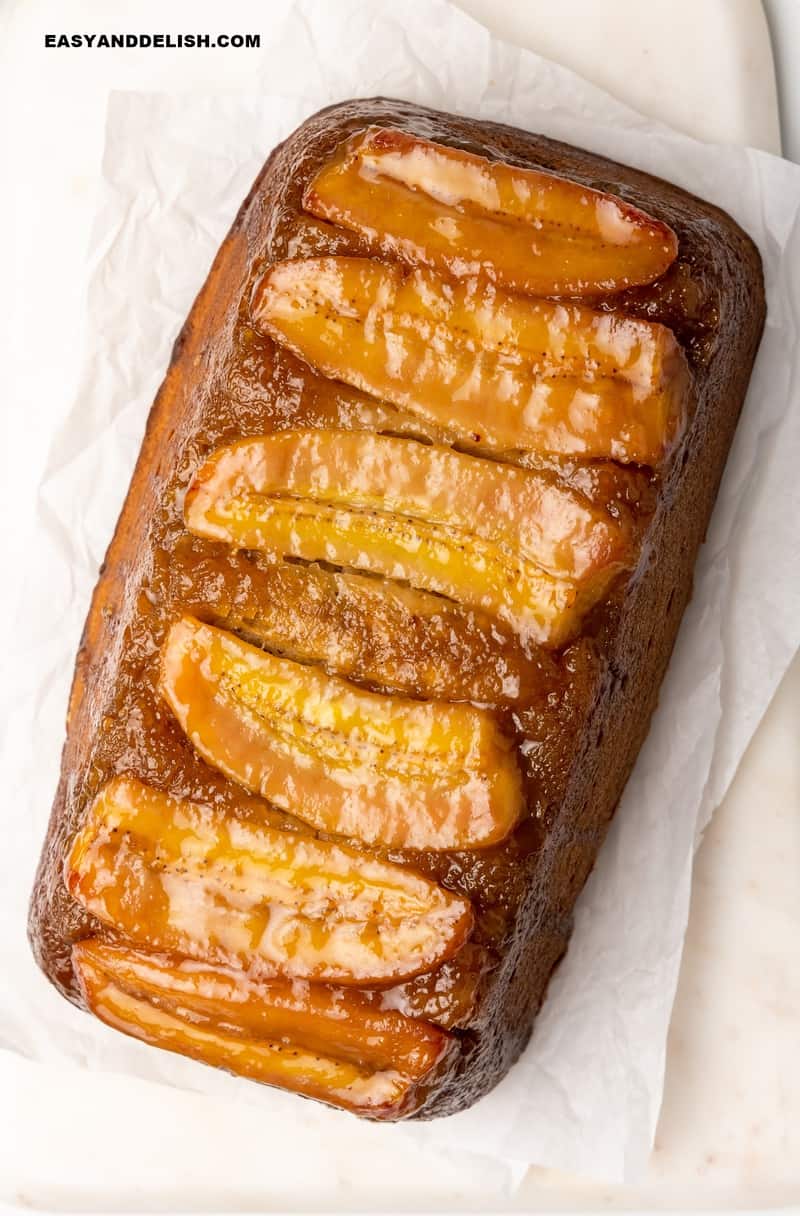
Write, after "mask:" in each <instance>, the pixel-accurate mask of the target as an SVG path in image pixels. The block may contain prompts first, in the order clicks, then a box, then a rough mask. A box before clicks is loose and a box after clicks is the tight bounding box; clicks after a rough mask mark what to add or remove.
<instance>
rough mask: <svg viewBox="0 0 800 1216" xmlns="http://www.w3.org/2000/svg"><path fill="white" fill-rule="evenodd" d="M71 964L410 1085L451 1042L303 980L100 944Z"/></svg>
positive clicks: (180, 1010) (180, 1011)
mask: <svg viewBox="0 0 800 1216" xmlns="http://www.w3.org/2000/svg"><path fill="white" fill-rule="evenodd" d="M72 959H73V963H74V965H75V967H76V970H77V972H78V974H79V975H80V976H82V977H85V976H86V975H87V973H91V974H92V975H93V977H94V979H95V981H98V980H100V979H104V980H105V981H106V982H108V983H110V984H113V985H114V986H115V987H117V988H121V989H123V990H124V991H126V992H128V993H129V994H131V995H132V996H135V997H139V998H141V999H142V1000H146V1001H149V1002H150V1003H153V1004H155V1005H156V1006H158V1008H160V1009H163V1010H164V1011H165V1012H166V1013H169V1014H172V1015H173V1016H174V1017H178V1018H185V1019H186V1020H188V1021H191V1022H194V1023H195V1024H199V1025H201V1026H203V1027H204V1028H207V1029H209V1030H212V1031H213V1030H223V1031H225V1032H226V1033H228V1032H230V1033H233V1034H235V1035H237V1036H241V1037H242V1038H247V1039H251V1040H254V1041H262V1042H263V1041H264V1040H273V1041H275V1040H277V1041H279V1042H280V1043H281V1044H283V1045H284V1046H289V1047H298V1048H300V1049H302V1050H306V1051H310V1052H313V1053H315V1054H318V1055H320V1056H323V1057H326V1056H327V1057H330V1059H331V1062H334V1061H338V1062H340V1063H341V1062H348V1063H350V1064H355V1065H356V1066H357V1067H359V1068H364V1069H367V1070H379V1069H390V1070H394V1071H397V1072H398V1073H402V1074H403V1075H404V1076H405V1077H407V1078H408V1080H409V1081H419V1080H420V1079H421V1078H422V1077H424V1076H425V1075H426V1074H427V1073H429V1072H430V1070H431V1069H432V1068H433V1067H434V1066H435V1065H436V1064H437V1063H438V1062H439V1060H440V1059H441V1058H442V1056H443V1055H444V1053H445V1051H446V1050H447V1048H448V1046H450V1044H451V1043H452V1039H451V1036H450V1035H448V1034H447V1033H446V1032H445V1031H443V1030H440V1029H439V1028H438V1027H437V1026H431V1025H430V1024H429V1023H427V1022H422V1021H418V1020H416V1019H414V1018H409V1017H406V1016H405V1015H404V1014H402V1013H398V1012H396V1011H395V1010H391V1009H389V1010H381V1009H378V1008H376V1007H375V1006H374V1005H373V1004H370V1002H369V1001H368V1000H366V999H365V998H364V997H363V996H361V994H360V993H359V992H356V991H353V990H352V989H347V988H332V987H329V986H327V985H324V984H309V983H306V982H305V981H302V980H290V981H288V980H266V981H264V980H262V981H258V980H254V979H252V978H251V977H250V976H249V975H245V974H243V973H241V972H235V971H226V970H224V969H222V968H219V967H203V966H200V965H198V964H197V963H194V962H189V961H187V960H182V959H180V958H172V957H169V956H163V955H155V954H143V953H141V952H139V951H136V950H129V949H125V948H122V947H118V946H109V945H105V944H104V943H102V942H100V941H97V940H95V939H89V940H88V941H83V942H80V943H79V944H78V945H76V946H74V947H73V951H72ZM278 1062H280V1060H279V1061H278ZM290 1087H291V1086H290Z"/></svg>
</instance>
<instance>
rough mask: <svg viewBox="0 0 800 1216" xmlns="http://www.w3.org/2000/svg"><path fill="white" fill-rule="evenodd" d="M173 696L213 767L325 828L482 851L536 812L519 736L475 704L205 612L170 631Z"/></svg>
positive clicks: (165, 673) (377, 839)
mask: <svg viewBox="0 0 800 1216" xmlns="http://www.w3.org/2000/svg"><path fill="white" fill-rule="evenodd" d="M161 691H162V694H163V696H164V697H165V699H166V701H167V702H168V704H169V705H170V707H171V709H172V711H173V713H174V714H175V716H176V717H177V719H178V721H179V722H180V724H181V726H182V727H183V729H184V731H185V732H186V734H187V735H188V737H189V739H190V740H191V742H192V744H193V745H194V747H195V748H196V749H197V751H199V753H200V755H201V756H203V757H204V758H205V759H206V760H208V762H209V763H210V764H213V765H214V766H215V767H216V768H219V769H221V771H222V772H224V773H225V774H226V775H227V776H229V777H232V778H233V779H234V780H235V781H238V782H239V783H240V784H241V785H244V786H245V787H246V788H247V789H249V790H252V791H253V792H254V793H257V794H261V795H262V796H263V797H264V798H266V799H268V800H269V801H270V802H271V803H272V804H274V805H275V806H278V807H280V808H281V810H284V811H288V812H289V813H290V814H292V815H295V816H297V818H299V819H302V820H304V821H305V822H306V823H309V824H311V825H312V826H313V827H315V828H318V829H321V830H322V831H325V832H330V833H336V834H338V835H341V836H347V837H351V838H355V839H358V840H362V841H364V842H365V843H366V844H371V845H379V846H384V847H387V848H415V849H466V848H479V847H482V846H486V845H488V844H492V843H494V842H496V841H498V840H501V839H502V838H503V837H504V836H507V835H508V833H509V832H510V831H511V829H512V828H513V827H514V825H515V823H516V822H517V819H518V817H519V814H520V811H521V809H522V787H521V779H520V775H519V771H518V768H517V764H516V760H515V758H514V754H513V750H512V744H511V741H510V740H509V739H508V738H507V737H506V736H505V735H504V734H502V732H501V731H500V729H499V727H498V725H497V722H496V720H495V718H494V716H493V715H492V714H490V713H489V712H488V711H486V710H482V709H477V708H475V707H473V706H471V705H465V704H448V703H445V702H436V701H431V702H420V701H413V700H410V699H407V698H404V697H386V696H383V695H381V694H379V693H371V692H366V691H364V690H361V689H358V688H356V687H355V685H353V684H350V683H349V682H348V681H346V680H342V679H340V678H339V677H337V676H329V675H326V674H325V673H324V672H322V671H319V670H318V669H316V668H313V667H308V666H305V665H303V664H300V663H295V662H293V661H292V660H291V659H282V658H278V657H277V656H275V655H272V654H268V653H265V652H264V651H262V650H260V649H258V648H256V647H254V646H251V645H249V644H248V643H246V642H243V641H242V640H241V639H239V638H237V637H236V636H235V635H234V634H231V633H228V632H227V631H225V630H222V629H217V628H215V627H214V626H211V625H207V624H204V623H202V622H200V621H196V620H194V619H192V618H191V617H184V618H183V619H182V620H180V621H178V622H177V623H176V624H175V625H173V626H172V629H171V630H170V633H169V636H168V638H167V641H166V643H165V645H164V650H163V655H162V671H161Z"/></svg>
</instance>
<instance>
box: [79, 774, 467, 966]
mask: <svg viewBox="0 0 800 1216" xmlns="http://www.w3.org/2000/svg"><path fill="white" fill-rule="evenodd" d="M65 877H66V882H67V886H68V887H69V890H70V891H71V893H72V895H73V897H74V898H75V899H77V900H78V901H79V903H81V904H83V906H84V907H85V908H86V909H87V910H88V911H90V912H91V913H92V914H93V915H94V916H96V917H98V919H100V920H102V921H106V922H107V923H109V924H111V925H113V926H114V927H115V928H117V929H118V930H120V931H121V932H123V933H124V934H126V936H127V937H129V938H130V940H131V941H132V942H134V943H135V944H137V945H140V946H143V947H149V948H151V949H153V950H170V951H175V952H176V953H178V954H184V955H186V956H187V957H189V958H194V959H197V960H199V961H201V962H209V963H219V964H222V965H228V966H238V967H241V968H243V969H244V970H246V971H247V972H248V974H249V975H251V976H253V977H255V978H259V977H261V976H272V975H285V976H290V977H292V978H297V979H313V980H326V981H335V982H338V983H343V984H364V985H368V984H369V983H371V982H377V983H390V982H392V981H395V980H402V979H408V978H410V977H412V976H414V975H418V974H420V973H422V972H425V971H430V970H431V969H432V968H433V967H435V966H436V965H437V964H438V963H441V962H443V961H444V960H445V959H448V958H451V957H452V956H453V955H454V954H455V953H456V951H457V950H458V948H459V947H460V946H462V945H463V944H464V942H465V941H466V939H467V938H468V936H469V933H470V929H471V928H472V913H471V911H470V908H469V904H468V903H467V901H466V900H464V899H463V898H460V897H459V896H456V895H453V894H451V893H450V892H447V891H445V890H444V889H443V888H441V887H439V886H437V885H436V884H434V883H431V882H430V881H429V880H427V879H425V878H423V877H422V876H421V875H418V874H415V873H414V872H413V871H412V870H410V869H408V868H405V867H400V866H397V865H394V864H393V863H391V862H384V861H379V860H377V859H376V858H374V857H371V856H369V855H366V854H363V853H359V852H357V851H356V850H355V849H352V848H349V847H347V846H345V845H339V844H334V843H332V842H328V841H321V840H316V839H315V838H314V837H311V836H306V835H302V834H299V833H294V832H290V831H283V830H281V829H279V828H274V827H268V826H260V825H257V824H254V823H252V822H250V821H247V820H242V819H239V818H237V817H236V816H234V815H232V814H231V813H229V812H227V811H225V812H221V811H219V810H215V809H214V808H213V807H204V806H200V805H199V804H197V803H192V802H188V801H185V800H178V799H174V798H169V797H166V796H165V795H164V794H161V793H159V792H158V791H156V790H154V789H153V788H152V787H149V786H145V785H143V784H141V783H140V782H138V781H133V780H131V779H126V778H117V779H116V780H115V781H113V782H111V783H110V784H109V785H108V786H106V787H105V789H104V790H103V792H102V793H101V794H100V795H98V797H97V798H96V799H95V801H94V803H93V804H92V807H91V809H90V811H89V815H88V817H87V820H86V823H85V825H84V827H83V829H82V831H81V833H80V834H79V835H78V837H77V838H76V840H75V843H74V845H73V848H72V852H71V854H70V858H69V861H68V863H67V869H66V876H65Z"/></svg>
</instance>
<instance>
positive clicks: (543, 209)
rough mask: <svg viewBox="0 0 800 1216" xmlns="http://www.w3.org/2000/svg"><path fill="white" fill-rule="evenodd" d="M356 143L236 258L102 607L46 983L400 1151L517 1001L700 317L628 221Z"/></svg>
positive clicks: (508, 176)
mask: <svg viewBox="0 0 800 1216" xmlns="http://www.w3.org/2000/svg"><path fill="white" fill-rule="evenodd" d="M348 129H349V132H350V135H349V138H348V139H346V140H345V142H343V143H342V144H340V145H339V146H338V147H336V148H334V149H331V150H330V155H329V157H328V159H327V160H326V161H325V163H324V164H323V165H322V168H321V169H320V170H319V171H318V172H316V173H315V175H314V176H313V178H310V171H309V168H308V165H309V164H310V163H312V161H313V158H312V159H311V160H308V161H306V162H301V161H299V160H298V161H297V163H296V165H295V169H296V179H295V180H294V181H293V182H292V183H291V184H289V185H287V183H286V181H283V185H282V186H281V187H280V188H281V191H282V192H283V193H282V194H281V195H280V207H278V208H276V209H274V211H273V214H272V216H271V218H270V219H269V220H266V219H263V220H262V219H261V218H256V212H255V211H253V210H252V209H251V211H250V212H248V213H247V217H246V219H245V225H244V227H245V229H246V231H244V233H242V232H239V233H238V235H236V234H235V235H234V237H232V238H231V239H232V241H233V243H234V245H236V253H235V257H234V261H235V260H236V259H239V260H240V262H241V265H242V266H244V265H245V263H249V269H248V270H243V269H242V270H241V279H240V280H239V279H237V280H236V281H237V282H239V281H241V287H242V291H241V300H240V301H238V302H237V303H235V305H234V306H233V307H232V308H228V309H225V308H223V306H222V305H221V304H220V303H219V301H218V300H215V301H209V300H208V299H206V300H205V302H204V304H203V307H204V308H207V309H209V310H210V311H209V312H208V313H207V314H206V315H207V316H210V317H214V318H216V320H215V324H217V323H219V324H220V325H222V324H223V320H222V318H224V326H225V329H224V333H223V332H221V331H220V333H219V337H218V340H217V339H216V338H214V339H213V340H208V338H207V336H206V337H204V338H203V345H202V346H198V345H197V344H196V343H195V344H194V347H193V355H192V359H193V361H194V362H193V364H192V367H193V368H194V369H195V371H196V373H197V378H196V379H194V380H192V377H191V376H189V378H188V380H187V383H190V384H191V387H192V391H193V394H194V395H193V398H192V401H191V403H190V404H189V403H187V405H186V422H185V426H186V433H185V435H179V433H178V431H176V432H175V436H176V438H174V439H173V437H172V435H170V433H169V431H168V430H167V432H163V433H165V434H166V435H167V439H166V448H165V451H166V453H167V455H166V457H165V458H164V459H162V461H161V464H160V465H158V467H156V468H155V469H154V471H153V481H154V483H155V484H157V485H158V486H159V494H160V496H161V497H160V501H159V502H158V504H157V506H156V508H155V511H154V514H153V516H152V518H151V520H150V524H149V525H148V526H149V532H148V537H149V540H148V542H147V545H145V551H144V553H143V554H142V555H141V562H140V565H137V566H136V569H135V570H133V571H132V572H131V577H130V580H129V583H130V585H131V586H132V587H133V591H131V592H130V593H129V592H127V591H126V593H125V594H126V596H128V599H127V600H126V601H125V605H124V611H123V610H122V608H121V607H120V605H119V604H117V603H115V602H114V597H113V595H109V596H107V600H106V604H105V607H104V612H106V611H107V612H108V613H109V617H110V616H111V614H113V613H114V612H120V615H121V617H124V620H123V624H122V627H121V629H122V631H124V632H122V633H121V635H120V636H121V643H120V653H119V656H118V657H116V658H114V662H116V663H117V674H116V676H115V678H114V687H113V695H111V696H110V697H109V698H108V700H107V704H105V705H104V706H102V707H101V709H100V712H99V715H98V718H97V723H96V725H97V735H96V738H95V740H94V742H93V746H92V750H91V756H90V759H89V760H88V761H87V765H86V771H85V772H82V773H81V784H80V788H79V792H78V793H77V795H76V799H77V801H76V809H77V811H78V812H79V813H81V814H83V815H84V819H83V823H82V827H81V830H80V831H79V833H78V835H77V837H76V838H75V840H74V842H73V845H72V849H71V852H70V856H69V858H68V861H67V865H66V873H65V878H66V883H67V887H68V890H69V892H70V894H71V896H72V897H73V899H74V900H75V901H76V902H77V904H79V905H80V906H81V908H82V909H83V910H84V911H85V912H86V913H88V914H89V917H90V918H91V917H94V918H96V920H97V921H99V922H100V925H99V926H98V925H97V924H96V923H95V925H94V927H90V928H88V929H87V928H86V925H87V921H86V920H85V919H81V920H79V921H76V923H79V924H80V926H81V928H80V932H82V933H85V932H92V933H96V934H100V935H101V938H102V940H101V938H98V939H96V940H91V941H83V942H79V943H78V945H77V946H75V947H74V950H73V952H72V956H71V958H69V957H67V959H66V963H65V964H64V965H65V966H66V968H67V969H69V972H70V978H69V979H65V980H64V982H65V985H66V984H68V983H72V982H73V981H72V979H71V976H72V974H73V971H74V975H75V976H76V977H77V979H78V981H79V983H80V988H81V992H82V995H83V1000H84V1002H85V1003H86V1005H87V1006H88V1007H89V1009H91V1010H92V1012H94V1013H95V1014H96V1015H97V1016H98V1017H100V1018H101V1019H102V1020H104V1021H106V1022H108V1023H109V1024H110V1025H113V1026H116V1027H117V1028H118V1029H120V1030H122V1031H123V1032H125V1033H127V1034H130V1035H133V1036H135V1037H138V1038H140V1039H143V1040H144V1041H146V1042H149V1043H152V1044H155V1045H157V1046H160V1047H163V1048H166V1049H167V1050H172V1051H177V1052H180V1053H182V1054H184V1055H187V1056H189V1057H191V1058H194V1059H198V1060H203V1061H205V1062H207V1063H211V1064H216V1065H218V1066H220V1067H223V1068H226V1069H229V1070H231V1071H233V1072H237V1073H240V1074H241V1075H244V1076H248V1077H252V1078H254V1079H256V1080H259V1081H263V1082H266V1083H268V1084H275V1085H280V1086H282V1087H284V1088H287V1089H290V1090H295V1091H297V1092H299V1093H302V1094H306V1095H308V1096H311V1097H316V1098H318V1099H320V1100H322V1101H325V1102H328V1103H331V1104H333V1105H338V1106H342V1107H345V1108H346V1109H349V1110H354V1111H357V1112H359V1113H365V1114H368V1115H370V1116H372V1117H377V1118H381V1117H386V1118H396V1117H399V1116H401V1115H404V1114H406V1113H409V1112H411V1111H414V1110H415V1109H417V1108H418V1107H419V1105H420V1103H421V1102H424V1100H425V1093H426V1092H427V1091H426V1086H428V1085H432V1086H435V1085H437V1084H438V1081H437V1080H436V1078H437V1077H439V1075H440V1071H441V1069H443V1068H445V1067H446V1068H450V1064H449V1063H448V1061H450V1060H455V1059H456V1058H457V1057H458V1056H459V1053H460V1051H461V1047H460V1044H461V1043H462V1042H465V1043H473V1042H476V1041H477V1042H480V1036H481V1034H482V1033H483V1027H485V1025H486V1020H487V1018H488V1017H491V1016H493V1013H492V1009H491V1007H490V1006H491V1002H492V1001H493V1000H496V999H497V992H502V991H504V989H503V986H502V985H499V986H498V985H497V984H496V983H495V977H496V976H497V975H499V974H500V972H501V970H502V966H503V953H504V948H505V944H506V943H507V942H508V941H509V940H511V938H512V936H513V934H514V933H516V932H517V929H518V924H517V919H516V918H517V913H518V910H519V908H520V906H521V904H522V902H523V900H525V899H526V898H527V895H528V892H529V887H530V882H531V874H532V873H534V872H535V866H536V864H537V861H536V858H537V854H538V852H539V850H540V849H541V848H542V846H543V843H547V840H548V832H550V830H551V828H552V825H553V824H554V823H555V821H556V818H557V815H558V808H559V806H560V805H561V804H562V802H563V799H564V796H565V793H566V792H567V790H568V788H569V780H570V773H571V771H572V768H573V765H574V761H575V757H576V754H577V752H578V749H579V747H580V746H581V742H582V740H583V738H584V735H583V733H582V732H583V731H584V728H585V724H586V720H587V715H588V713H589V709H590V707H591V705H592V704H593V703H594V701H595V698H596V694H597V691H598V688H599V680H600V677H601V676H602V675H603V673H604V671H605V668H604V654H605V648H606V646H607V640H608V638H609V637H611V636H613V631H614V629H615V627H616V620H617V613H618V610H619V604H620V602H621V597H622V595H623V594H624V586H625V580H626V576H627V574H628V573H629V572H630V571H632V570H633V569H634V568H635V567H636V564H637V561H638V557H639V545H640V538H641V536H642V535H643V533H644V530H645V526H646V523H647V521H648V519H649V518H650V517H651V515H652V512H653V510H654V504H655V500H656V496H657V494H658V492H659V485H660V479H661V477H662V474H663V470H664V468H665V467H666V466H667V462H668V460H669V459H670V457H671V455H672V453H673V450H674V448H675V445H676V442H677V440H678V438H679V437H680V434H681V432H682V428H683V426H684V423H685V420H686V417H687V414H688V396H689V392H690V387H691V375H690V372H689V370H688V366H687V360H686V358H685V357H684V354H683V353H682V350H683V349H685V350H687V351H688V352H689V353H690V357H691V361H692V365H693V366H694V365H696V364H698V363H702V362H703V361H704V359H706V358H707V355H708V350H707V349H706V346H704V343H705V342H706V337H705V335H706V334H707V333H708V332H709V331H710V330H711V329H713V312H714V306H715V299H716V295H715V289H714V287H713V284H710V282H709V281H708V276H705V272H704V271H703V270H702V268H697V267H694V266H693V265H690V263H689V261H687V259H686V258H685V257H683V256H682V257H681V259H679V260H678V261H675V259H676V254H677V238H676V236H675V234H674V233H673V232H672V230H671V229H670V228H669V227H667V225H666V224H663V223H661V222H660V221H659V220H657V219H654V218H652V217H650V216H648V215H646V214H645V213H644V212H642V211H640V210H638V209H637V208H635V207H633V206H631V205H630V204H629V203H627V202H625V201H624V200H622V199H619V198H616V197H613V196H611V195H609V194H604V193H602V192H601V191H599V190H596V189H590V188H589V187H588V186H586V185H584V184H581V183H577V182H572V181H567V180H565V179H563V178H558V177H555V176H553V175H551V174H549V173H546V172H543V171H539V170H533V169H522V168H520V167H518V166H515V165H511V164H505V163H502V162H500V161H497V160H489V159H486V158H484V157H482V156H476V155H474V154H473V153H468V152H464V151H462V150H460V149H456V148H452V147H448V146H445V145H441V144H434V143H432V142H430V141H429V140H426V139H424V138H421V137H419V136H416V135H410V134H407V133H405V132H402V131H400V130H396V129H387V128H385V127H371V128H368V129H366V130H364V129H360V130H358V129H355V126H354V123H353V122H352V121H351V122H350V125H349V128H348ZM499 146H500V147H502V141H500V144H499ZM301 198H302V205H303V206H304V207H305V213H302V212H301V211H300V205H301ZM259 205H260V204H259ZM237 241H241V243H240V244H238V245H237V244H236V242H237ZM232 247H233V246H232ZM238 266H239V262H236V265H235V266H234V271H233V273H234V275H239V274H240V269H237V267H238ZM665 272H666V273H665ZM660 276H663V277H660ZM229 281H230V279H229ZM555 295H558V296H570V297H573V298H571V299H563V298H562V299H547V298H545V297H547V296H555ZM578 298H582V302H579V301H578ZM587 301H588V304H591V307H589V306H588V305H587ZM198 315H199V314H198ZM637 318H638V319H637ZM194 323H195V321H193V324H194ZM197 324H198V325H199V324H200V322H197ZM667 326H669V327H671V328H667ZM201 329H202V326H201ZM671 329H674V330H675V333H676V334H677V338H678V339H680V344H681V345H680V346H679V344H678V341H677V340H676V337H675V336H674V335H673V333H672V332H671ZM212 336H213V335H212ZM185 341H187V342H188V343H189V345H190V346H191V345H192V343H193V342H194V339H193V337H192V334H191V332H190V333H189V337H188V338H185ZM173 389H174V385H173V386H172V388H171V389H170V390H169V391H173ZM176 408H178V409H180V408H182V407H180V403H179V405H178V407H176ZM182 425H184V423H183V422H181V421H180V415H178V416H177V421H176V426H182ZM167 459H168V460H169V461H170V462H171V464H170V467H169V470H168V472H166V473H165V472H164V469H165V468H167V465H166V463H165V462H166V460H167ZM173 463H174V467H172V464H173ZM139 559H140V555H139V554H136V555H134V564H135V563H136V562H139ZM137 580H138V582H137ZM115 594H116V592H115ZM131 597H134V598H131ZM134 599H135V603H134ZM120 602H121V601H120ZM129 609H130V611H129ZM110 634H111V631H110V630H109V633H108V635H107V636H110ZM254 643H256V644H257V645H253V644H254ZM121 773H122V774H126V775H125V776H119V774H121ZM128 774H130V775H128ZM76 788H77V787H76ZM164 790H170V791H172V793H171V794H169V795H168V794H166V793H164V792H162V791H164ZM173 795H174V796H173ZM87 806H88V810H86V808H87ZM315 833H319V836H318V835H316V834H315ZM570 848H571V849H575V850H578V851H579V850H580V848H581V845H580V842H573V843H572V844H571V845H570ZM557 864H563V865H565V866H569V864H571V854H570V855H568V856H565V857H564V858H561V859H559V861H558V863H557ZM76 911H77V909H76V908H75V907H74V905H73V906H72V908H71V912H70V914H73V913H76ZM562 919H563V909H559V908H550V907H547V908H543V909H542V924H541V932H542V934H543V936H544V938H546V939H547V941H548V946H547V950H546V951H545V954H546V957H547V958H554V957H557V956H558V954H559V953H560V951H561V950H562V949H563V944H564V937H563V925H562V923H561V922H562ZM89 924H91V921H89ZM537 932H538V930H537ZM109 936H110V937H111V939H112V941H113V943H114V944H109V942H108V940H106V938H107V937H109ZM68 954H69V947H67V955H68ZM487 994H488V995H487ZM432 1021H433V1022H436V1023H438V1025H436V1026H434V1025H431V1024H430V1023H431V1022H432ZM442 1027H448V1028H451V1029H456V1030H458V1031H459V1032H461V1031H466V1032H467V1033H466V1035H465V1036H464V1037H463V1038H459V1037H458V1036H457V1035H455V1034H448V1033H447V1032H446V1031H444V1030H443V1029H442Z"/></svg>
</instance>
